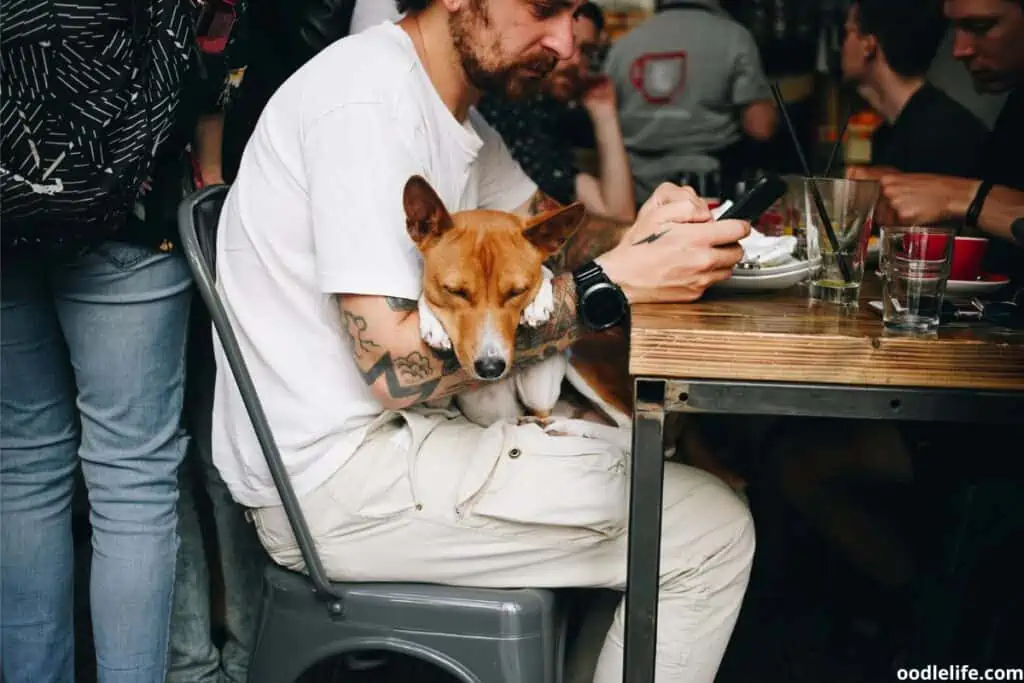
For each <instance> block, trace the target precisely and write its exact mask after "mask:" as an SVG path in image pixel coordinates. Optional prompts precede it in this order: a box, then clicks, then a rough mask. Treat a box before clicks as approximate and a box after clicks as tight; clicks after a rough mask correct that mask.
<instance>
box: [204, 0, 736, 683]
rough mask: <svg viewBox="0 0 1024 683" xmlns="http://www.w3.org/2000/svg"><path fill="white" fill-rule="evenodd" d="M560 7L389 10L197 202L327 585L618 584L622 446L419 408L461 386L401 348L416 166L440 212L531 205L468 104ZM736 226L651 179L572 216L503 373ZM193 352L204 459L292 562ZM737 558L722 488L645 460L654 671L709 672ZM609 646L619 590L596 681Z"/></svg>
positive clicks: (292, 93)
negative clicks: (639, 204) (530, 325)
mask: <svg viewBox="0 0 1024 683" xmlns="http://www.w3.org/2000/svg"><path fill="white" fill-rule="evenodd" d="M578 3H579V0H434V1H433V2H431V1H430V0H425V1H424V0H421V1H420V2H417V3H408V2H407V3H403V4H400V7H399V9H400V10H403V11H406V15H405V17H404V18H403V19H402V20H401V21H400V22H399V23H397V24H391V23H385V24H381V25H378V26H374V27H372V28H369V29H367V30H366V31H364V32H362V33H360V34H359V35H354V36H350V37H348V38H345V39H343V40H340V41H338V42H336V43H334V44H333V45H331V46H329V47H328V48H326V49H325V50H323V51H322V52H321V53H320V54H318V55H317V56H316V57H314V58H313V59H312V60H311V61H310V62H308V63H307V64H306V65H305V66H303V67H302V68H301V69H300V70H299V71H298V72H296V74H295V75H293V76H292V77H291V78H290V79H289V80H288V81H287V82H286V83H285V84H284V85H283V86H282V87H281V88H280V89H279V90H278V91H277V92H276V94H275V95H274V96H273V98H272V99H271V100H270V102H269V104H268V105H267V107H266V109H265V110H264V112H263V114H262V116H261V118H260V121H259V124H258V126H257V128H256V131H255V133H254V134H253V136H252V138H251V139H250V140H249V143H248V145H247V146H246V149H245V153H244V154H243V156H242V161H241V166H240V169H239V173H238V177H237V180H236V182H235V183H234V185H233V187H232V188H231V192H230V194H229V196H228V199H227V202H226V205H225V209H224V212H223V215H222V218H221V225H220V233H219V235H220V236H219V239H218V244H217V274H218V287H219V289H220V291H221V293H222V295H223V297H224V299H225V302H226V305H227V309H228V314H229V316H230V319H231V323H232V324H233V326H234V329H235V330H236V332H237V334H238V337H239V341H240V344H241V347H242V352H243V354H244V356H245V358H246V360H247V362H248V365H249V369H250V371H251V373H252V377H253V381H254V383H255V386H256V388H257V390H258V391H259V393H260V397H261V399H262V400H263V403H264V407H265V409H266V412H267V415H268V418H269V420H270V425H271V427H272V429H273V432H274V436H275V437H276V440H277V443H278V445H279V447H280V451H281V454H282V458H283V460H284V462H285V465H286V467H287V469H288V472H289V474H290V476H291V480H292V482H293V485H294V487H295V490H296V493H297V495H298V496H299V498H300V500H301V502H302V506H303V508H304V510H305V512H306V516H307V519H308V521H309V524H310V527H311V531H312V533H313V535H314V536H315V538H316V543H317V547H318V549H319V551H320V553H321V557H322V559H323V562H324V565H325V567H326V569H327V572H328V574H329V575H330V576H331V577H332V578H333V579H336V580H354V581H362V580H375V581H427V582H437V583H451V584H459V585H478V586H491V587H511V586H582V587H588V586H593V587H608V588H615V589H619V590H621V589H623V588H624V587H625V582H626V537H625V530H626V514H627V513H626V510H627V501H626V498H627V493H628V486H627V476H628V470H629V468H628V466H627V461H628V454H626V453H623V452H622V451H620V450H618V449H617V448H615V447H613V446H611V445H609V444H606V443H604V442H601V441H598V440H595V439H584V438H578V437H570V436H553V435H548V434H546V433H544V432H543V431H542V430H541V429H540V428H539V427H537V426H536V425H526V426H516V425H507V424H497V425H494V426H492V427H490V428H487V429H484V428H481V427H478V426H475V425H473V424H472V423H469V422H468V421H467V420H466V419H465V418H464V417H462V416H461V415H459V414H458V413H457V412H449V411H440V410H431V409H428V408H426V407H425V406H424V405H423V403H424V400H425V399H428V398H437V397H441V396H445V395H450V394H452V393H453V392H455V391H457V390H458V389H459V388H460V387H465V386H466V385H467V382H469V381H470V380H469V377H468V376H467V374H466V373H465V372H464V371H462V370H461V369H459V368H458V366H457V363H454V362H452V361H451V360H450V359H448V358H441V357H438V356H437V355H436V354H435V353H434V352H433V351H431V350H430V349H429V348H428V347H426V346H425V345H424V344H423V343H422V341H421V340H420V334H419V325H418V318H417V314H416V311H415V300H416V299H417V298H418V296H419V294H420V289H421V287H420V278H421V264H420V260H419V256H418V254H417V252H416V249H415V247H414V246H413V244H412V242H411V241H410V239H409V237H408V235H407V232H406V227H405V215H404V211H403V203H402V191H403V187H404V185H405V182H406V180H407V179H408V178H409V177H410V176H411V175H413V174H421V175H423V176H424V177H425V178H426V179H427V180H428V181H429V182H430V184H431V185H432V186H433V187H434V188H435V189H436V190H437V192H438V194H439V195H440V197H441V198H442V199H443V200H444V202H445V204H446V205H447V207H448V209H449V210H450V211H457V210H460V209H470V208H492V209H501V210H506V211H518V212H521V213H524V214H526V213H537V212H538V211H540V210H542V209H544V208H545V207H546V206H548V205H549V204H550V200H549V199H547V198H546V197H544V196H543V195H541V194H540V193H538V192H537V191H536V186H535V185H534V183H533V182H531V180H530V179H529V178H527V177H526V176H525V175H524V174H523V173H522V171H521V170H520V168H519V166H518V165H517V164H516V163H515V162H514V161H513V160H512V158H511V157H510V155H509V153H508V151H507V150H506V148H505V146H504V145H503V144H502V142H501V140H500V138H499V137H498V136H497V135H496V134H495V133H494V131H493V130H492V129H491V128H490V127H488V126H487V124H486V123H485V122H484V121H483V120H482V119H481V118H480V116H479V115H478V114H477V113H476V111H475V109H474V108H473V104H474V103H475V101H476V100H477V98H478V96H479V93H480V92H481V91H482V90H485V89H500V90H502V91H503V92H504V93H505V94H506V95H508V96H511V97H516V96H527V95H529V94H530V93H532V92H533V91H534V90H535V89H536V88H537V87H538V86H539V84H540V82H541V80H542V79H543V77H544V76H545V75H546V73H548V72H549V71H550V70H551V69H552V68H553V67H554V66H555V63H556V62H557V60H558V59H560V58H562V59H564V58H568V57H571V56H572V55H573V51H574V49H575V48H574V45H573V37H572V35H573V34H572V15H573V12H574V10H575V8H576V6H577V5H578ZM409 5H412V6H409ZM747 231H749V225H747V224H745V223H740V222H736V221H724V222H718V223H714V222H710V214H709V212H708V210H707V207H706V206H705V205H704V203H703V202H701V201H700V200H699V199H698V198H697V197H696V195H695V194H694V193H693V191H692V190H690V189H689V188H680V187H677V186H672V185H666V186H663V187H661V188H659V189H658V190H657V191H656V192H655V193H654V196H653V197H652V198H651V200H650V201H649V202H648V203H647V204H646V205H645V206H644V207H643V208H642V209H641V210H640V213H639V217H638V219H637V221H636V223H635V224H633V225H632V226H625V225H619V224H616V223H614V222H611V221H607V220H599V219H596V218H591V219H589V220H588V222H587V223H586V224H585V225H584V226H583V227H582V228H581V229H580V231H579V232H578V233H577V235H576V237H575V238H574V239H573V240H572V241H571V242H570V243H569V244H568V245H567V246H566V248H565V249H564V250H563V252H562V254H561V255H560V257H559V259H558V262H557V263H553V264H552V265H553V267H554V268H555V269H556V270H558V271H560V273H559V274H558V275H557V277H556V278H555V280H554V296H555V302H556V306H555V308H556V310H555V314H554V316H553V318H552V320H551V321H550V323H549V324H547V325H546V326H543V327H542V328H540V329H538V330H530V332H529V334H526V333H524V334H523V335H522V336H521V338H520V339H519V340H518V341H517V348H516V364H517V366H519V367H521V364H522V363H526V362H530V361H531V360H536V359H537V358H539V357H542V356H543V355H544V354H547V353H551V352H552V351H553V350H555V349H558V350H563V349H565V348H567V347H568V346H569V345H570V344H571V343H572V341H573V340H575V339H577V338H579V337H580V336H581V335H584V334H587V333H588V331H589V330H590V329H592V328H593V327H596V326H600V325H603V324H615V323H621V322H623V315H622V314H623V313H624V312H625V310H626V306H627V305H628V303H637V302H650V301H692V300H694V299H696V298H698V297H699V296H701V295H702V293H703V292H704V290H705V289H706V288H707V287H708V286H709V285H710V284H712V283H714V282H716V281H719V280H722V279H725V278H727V277H729V275H730V274H731V269H732V267H733V265H734V264H735V263H736V262H737V261H738V260H739V258H740V257H741V249H740V248H739V247H738V245H737V244H736V242H737V241H738V240H739V239H740V238H742V237H743V236H744V235H745V234H747ZM616 245H617V246H616ZM598 256H599V258H596V257H598ZM595 258H596V260H593V259H595ZM584 264H586V267H584V268H582V269H580V266H583V265H584ZM574 273H575V274H574ZM584 274H585V275H586V277H584ZM595 281H602V282H606V283H613V284H614V285H617V286H616V287H611V288H609V287H607V286H604V287H603V288H602V287H597V288H595V287H594V285H593V284H592V283H593V282H595ZM595 292H596V294H595ZM601 292H604V295H602V294H601ZM601 296H607V297H611V298H610V299H604V300H603V301H602V300H601V298H600V297H601ZM616 297H619V298H618V299H616ZM627 299H628V303H627ZM578 301H580V302H583V303H582V304H578ZM615 301H619V302H620V303H621V308H620V309H616V307H615V306H614V305H608V304H614V303H615ZM595 302H596V303H595ZM217 353H218V374H217V388H216V397H215V405H214V418H213V419H214V432H213V446H214V448H213V450H214V453H215V457H216V464H217V466H218V468H219V470H220V472H221V474H222V475H223V477H224V481H225V482H226V483H227V485H228V486H229V488H230V489H231V491H232V494H233V495H234V496H235V498H236V499H237V500H238V501H239V502H240V503H242V504H243V505H245V506H247V507H248V508H250V510H251V516H252V518H253V520H254V522H255V524H256V526H257V530H258V532H259V535H260V539H261V541H262V542H263V544H264V546H265V547H266V549H267V551H268V552H269V553H270V555H271V556H272V557H273V558H274V560H275V561H277V562H278V563H280V564H281V565H283V566H286V567H289V568H292V569H303V564H302V558H301V555H300V553H299V550H298V548H297V546H296V543H295V540H294V538H293V536H292V533H291V531H290V528H289V526H288V523H287V520H286V518H285V515H284V512H283V509H282V508H281V507H280V499H279V497H278V495H277V493H276V491H275V489H274V485H273V482H272V480H271V477H270V474H269V472H268V470H267V466H266V464H265V463H264V460H263V457H262V455H261V453H260V448H259V446H258V444H257V441H256V439H255V436H254V434H253V431H252V428H251V426H250V424H249V421H248V418H247V417H246V413H245V409H244V406H243V404H242V401H241V399H240V396H239V394H238V390H237V388H236V385H235V383H234V381H233V379H232V377H231V374H230V372H229V371H228V368H227V365H226V363H225V362H224V357H223V352H222V351H221V350H220V349H218V350H217ZM514 371H515V368H513V372H514ZM753 551H754V533H753V524H752V521H751V518H750V516H749V512H748V511H747V509H746V508H745V507H744V505H743V504H742V503H741V502H740V500H739V499H738V498H737V497H736V496H735V495H734V494H733V492H732V491H731V490H730V489H728V488H727V487H726V486H725V485H724V484H722V483H721V482H720V481H719V480H717V479H716V478H714V477H713V476H711V475H709V474H707V473H705V472H702V471H698V470H695V469H692V468H689V467H685V466H682V465H678V464H674V463H668V464H667V465H666V471H665V509H664V540H663V544H662V557H663V559H662V562H661V597H660V607H659V616H660V619H659V633H658V659H657V662H658V680H659V682H660V683H672V682H680V683H682V682H683V681H685V682H686V683H711V682H712V681H713V679H714V676H715V672H716V670H717V668H718V664H719V662H720V660H721V657H722V655H723V653H724V650H725V647H726V644H727V642H728V639H729V636H730V634H731V631H732V628H733V625H734V623H735V620H736V616H737V614H738V611H739V607H740V602H741V600H742V598H743V593H744V591H745V588H746V583H747V579H748V575H749V570H750V564H751V561H752V556H753ZM622 638H623V620H622V614H621V607H620V612H619V614H618V615H617V618H616V619H615V621H614V623H613V625H612V627H611V630H610V632H609V634H608V637H607V640H606V644H605V647H604V648H603V651H602V654H601V658H600V661H599V663H598V669H597V673H596V678H595V680H597V681H599V683H610V682H612V681H616V682H617V681H620V680H621V675H622V674H621V667H622Z"/></svg>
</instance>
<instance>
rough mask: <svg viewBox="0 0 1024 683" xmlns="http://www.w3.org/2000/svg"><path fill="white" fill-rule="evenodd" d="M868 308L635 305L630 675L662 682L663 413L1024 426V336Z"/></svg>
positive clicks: (727, 302) (713, 298)
mask: <svg viewBox="0 0 1024 683" xmlns="http://www.w3.org/2000/svg"><path fill="white" fill-rule="evenodd" d="M878 288H879V286H878V282H877V281H868V282H865V287H864V291H863V292H862V297H861V304H860V308H859V309H854V310H852V311H850V310H846V311H844V310H843V309H841V308H838V307H835V306H829V305H816V306H814V307H811V306H810V305H809V304H808V300H807V295H806V291H805V290H802V289H800V288H793V289H790V290H787V291H786V292H780V293H758V294H754V293H744V294H739V293H728V294H726V293H723V294H713V293H709V295H708V296H707V297H706V298H705V299H704V300H702V301H700V302H698V303H693V304H680V305H676V304H663V305H639V306H636V307H634V309H633V311H632V327H631V332H630V361H629V368H630V374H631V375H633V376H634V378H635V392H634V403H635V405H634V410H633V463H632V481H631V485H630V486H631V490H630V520H629V551H628V553H629V556H628V582H627V588H626V591H627V592H626V596H627V597H626V643H625V650H626V652H625V667H624V678H623V680H624V681H625V682H626V683H653V681H654V656H655V632H656V629H657V598H658V558H659V554H660V550H661V504H662V476H663V473H664V459H663V456H662V452H663V451H662V426H663V422H664V417H665V413H666V412H673V411H680V412H695V413H701V412H704V413H731V414H751V415H790V416H807V417H842V418H857V419H883V420H885V419H898V420H929V421H955V422H978V423H982V422H987V423H999V424H1012V423H1015V422H1016V423H1019V422H1020V421H1021V420H1022V419H1024V332H1019V331H1018V332H1012V331H1008V330H1000V329H997V328H993V327H991V326H986V325H982V324H971V325H967V324H963V325H951V326H948V327H944V328H943V329H941V330H940V331H939V332H938V333H937V334H936V335H935V336H933V337H931V338H921V337H908V336H897V335H892V334H890V333H887V332H886V331H885V330H884V328H883V326H882V321H881V316H880V315H879V314H877V313H875V312H874V311H872V310H871V309H870V308H869V307H868V306H867V304H866V302H867V301H868V300H870V299H872V298H880V297H877V296H873V295H877V293H878Z"/></svg>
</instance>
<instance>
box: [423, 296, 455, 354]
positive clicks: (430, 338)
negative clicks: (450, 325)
mask: <svg viewBox="0 0 1024 683" xmlns="http://www.w3.org/2000/svg"><path fill="white" fill-rule="evenodd" d="M418 308H419V314H420V338H421V339H423V341H424V342H426V344H427V346H429V347H430V348H432V349H437V350H439V351H448V350H450V349H451V348H452V340H451V338H450V337H449V336H448V333H447V332H445V331H444V325H442V324H441V321H440V320H438V319H437V316H436V315H434V312H433V311H432V310H430V306H428V305H427V301H426V299H424V298H423V297H422V296H421V297H420V300H419V306H418Z"/></svg>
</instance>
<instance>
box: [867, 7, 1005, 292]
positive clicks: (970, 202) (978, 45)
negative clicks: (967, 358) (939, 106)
mask: <svg viewBox="0 0 1024 683" xmlns="http://www.w3.org/2000/svg"><path fill="white" fill-rule="evenodd" d="M945 13H946V16H947V17H948V18H949V19H950V20H951V21H952V22H953V26H954V29H955V31H956V33H955V40H954V43H953V55H954V57H956V58H957V59H959V60H960V61H962V62H963V63H964V64H965V65H966V67H967V69H968V71H969V72H970V74H971V77H972V79H973V81H974V86H975V88H976V89H977V90H978V91H979V92H986V93H1000V92H1007V91H1009V92H1010V95H1009V97H1008V98H1007V100H1006V104H1005V105H1004V106H1003V110H1002V112H1001V113H1000V115H999V118H998V119H997V120H996V123H995V126H994V128H993V130H992V134H991V135H990V136H989V138H988V140H987V141H986V143H985V145H984V149H983V150H982V153H981V156H980V158H979V161H978V163H977V164H976V167H975V168H974V170H973V172H971V173H965V174H962V175H959V177H948V176H940V175H923V174H905V173H890V174H886V175H884V176H883V177H882V178H881V182H882V193H883V197H884V200H885V201H883V202H882V203H880V205H879V211H878V215H879V216H880V219H881V220H882V221H883V222H884V221H886V220H890V221H899V222H900V223H903V224H915V223H917V224H921V223H937V222H941V221H962V222H963V223H964V225H965V227H966V228H967V229H968V230H972V229H977V230H980V231H982V232H984V233H986V234H988V235H989V236H991V237H995V238H997V239H996V240H994V241H993V243H992V245H991V246H990V248H989V254H988V256H987V258H988V263H987V264H986V268H988V269H989V270H990V271H992V272H1003V273H1006V274H1009V275H1011V276H1013V277H1014V280H1015V283H1014V284H1015V286H1016V287H1020V286H1021V284H1024V250H1022V249H1021V247H1024V234H1022V233H1024V225H1022V223H1021V219H1022V217H1024V90H1022V89H1021V88H1022V86H1024V2H1022V0H946V3H945ZM948 142H949V141H948V140H947V139H936V140H935V144H936V146H940V147H942V146H945V145H946V144H948Z"/></svg>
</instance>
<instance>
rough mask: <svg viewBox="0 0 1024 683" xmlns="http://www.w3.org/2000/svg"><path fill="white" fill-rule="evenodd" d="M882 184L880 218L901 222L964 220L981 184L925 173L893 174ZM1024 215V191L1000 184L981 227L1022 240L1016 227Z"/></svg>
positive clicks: (1001, 236)
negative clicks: (1014, 227)
mask: <svg viewBox="0 0 1024 683" xmlns="http://www.w3.org/2000/svg"><path fill="white" fill-rule="evenodd" d="M881 183H882V194H883V200H884V201H881V202H879V208H878V210H877V211H876V215H877V216H878V218H877V220H878V221H879V222H882V223H883V224H884V223H885V222H889V223H896V224H900V225H915V224H930V223H939V222H943V221H962V220H964V218H966V216H967V212H968V210H969V208H970V206H971V202H972V201H973V200H974V198H975V196H976V195H977V193H978V188H979V186H980V185H981V181H980V180H977V179H974V178H954V177H952V176H942V175H928V174H921V173H891V174H887V175H884V176H883V177H882V178H881ZM1022 215H1024V191H1021V190H1014V189H1011V188H1009V187H1005V186H1001V185H996V186H994V187H993V188H992V189H991V191H989V193H988V196H987V197H986V198H985V201H984V203H983V204H982V207H981V213H980V214H978V227H979V228H980V229H981V230H983V231H985V232H986V233H988V234H990V235H992V236H993V237H997V238H999V239H1004V240H1008V241H1016V242H1018V243H1020V240H1019V239H1018V238H1016V237H1015V236H1014V235H1013V233H1012V228H1013V223H1014V221H1016V220H1017V219H1018V218H1020V217H1021V216H1022Z"/></svg>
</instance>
